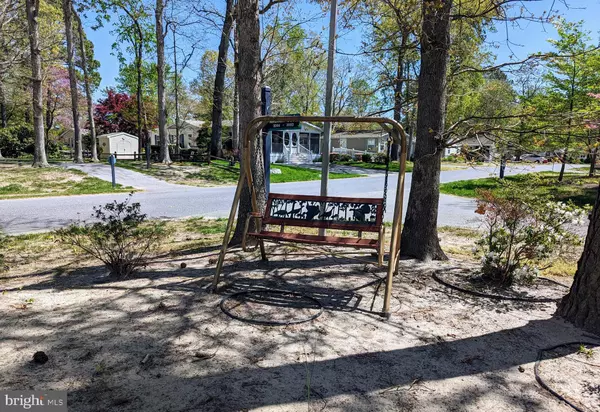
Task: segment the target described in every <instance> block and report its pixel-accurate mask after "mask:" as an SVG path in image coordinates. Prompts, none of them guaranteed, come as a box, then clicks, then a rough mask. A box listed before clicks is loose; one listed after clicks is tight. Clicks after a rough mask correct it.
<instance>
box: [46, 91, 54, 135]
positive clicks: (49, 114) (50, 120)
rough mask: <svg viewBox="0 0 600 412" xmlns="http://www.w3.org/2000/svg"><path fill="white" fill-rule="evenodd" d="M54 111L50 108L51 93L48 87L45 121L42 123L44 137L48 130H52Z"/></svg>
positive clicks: (48, 132)
mask: <svg viewBox="0 0 600 412" xmlns="http://www.w3.org/2000/svg"><path fill="white" fill-rule="evenodd" d="M53 112H54V109H53V108H52V92H51V91H50V87H47V88H46V116H45V117H46V119H45V121H44V122H45V123H44V132H45V133H46V136H48V135H49V134H50V129H52V125H53V124H54V113H53Z"/></svg>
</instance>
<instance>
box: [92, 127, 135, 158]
mask: <svg viewBox="0 0 600 412" xmlns="http://www.w3.org/2000/svg"><path fill="white" fill-rule="evenodd" d="M98 148H99V149H100V151H101V156H102V157H104V158H108V156H110V155H111V154H113V153H116V154H117V158H119V159H133V154H134V152H137V151H138V138H137V137H136V136H134V135H131V134H129V133H125V132H116V133H108V134H103V135H100V136H98Z"/></svg>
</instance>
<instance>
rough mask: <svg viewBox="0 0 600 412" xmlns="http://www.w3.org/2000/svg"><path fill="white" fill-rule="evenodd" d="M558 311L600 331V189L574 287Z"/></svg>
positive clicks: (583, 326) (580, 324) (591, 329)
mask: <svg viewBox="0 0 600 412" xmlns="http://www.w3.org/2000/svg"><path fill="white" fill-rule="evenodd" d="M557 314H559V315H560V316H563V317H564V318H565V319H566V320H568V321H569V322H572V323H574V324H575V325H576V326H579V327H581V328H583V329H585V330H588V331H590V332H592V333H596V334H600V189H599V190H598V194H597V195H596V206H595V207H594V210H593V211H592V214H591V217H590V226H589V228H588V233H587V238H586V241H585V246H584V248H583V254H582V255H581V258H580V259H579V263H578V264H577V272H576V273H575V278H574V280H573V284H572V285H571V290H570V291H569V294H568V295H567V296H565V297H564V298H563V299H562V300H561V302H560V303H559V304H558V310H557Z"/></svg>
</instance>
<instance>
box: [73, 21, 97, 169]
mask: <svg viewBox="0 0 600 412" xmlns="http://www.w3.org/2000/svg"><path fill="white" fill-rule="evenodd" d="M73 16H75V18H76V19H77V30H78V33H79V48H80V50H79V53H80V55H81V56H80V58H81V67H82V69H83V84H84V86H85V99H86V103H87V112H88V113H87V114H88V124H89V128H90V139H91V141H92V162H97V161H98V143H97V142H96V123H95V122H94V104H93V103H92V90H91V87H90V74H89V72H88V61H87V52H86V50H85V42H86V37H85V33H84V31H83V25H82V24H81V18H80V17H79V14H78V13H77V12H76V11H75V10H73Z"/></svg>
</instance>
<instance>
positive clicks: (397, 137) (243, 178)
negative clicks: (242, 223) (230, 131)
mask: <svg viewBox="0 0 600 412" xmlns="http://www.w3.org/2000/svg"><path fill="white" fill-rule="evenodd" d="M271 122H330V123H376V124H378V125H380V126H381V128H382V129H383V130H385V131H387V132H389V133H390V135H391V139H392V142H393V143H395V144H399V145H400V171H399V173H398V186H397V190H396V202H395V205H394V220H393V223H392V233H391V235H392V236H391V237H392V238H391V242H390V243H391V244H390V251H389V258H388V267H387V276H386V282H385V295H384V299H383V310H382V313H381V314H382V315H383V316H385V317H386V318H389V317H390V300H391V296H392V280H393V276H394V273H395V270H396V267H397V264H398V258H399V255H398V251H399V250H400V229H401V226H402V209H403V202H404V182H405V175H406V155H407V142H406V134H405V133H404V129H403V128H402V126H401V125H400V124H399V123H398V122H397V121H395V120H392V119H387V118H384V117H354V116H260V117H257V118H255V119H254V120H252V121H251V122H250V123H249V124H248V126H247V127H246V130H245V131H244V136H243V141H242V143H243V146H242V147H243V150H242V156H243V158H242V162H241V163H242V165H241V166H242V167H241V169H240V178H239V180H238V185H237V188H236V190H235V195H234V197H233V204H232V205H231V211H230V213H229V220H228V222H227V228H226V229H225V235H224V236H223V245H222V246H221V252H220V253H219V259H218V261H217V269H216V272H215V276H214V279H213V283H212V289H213V292H216V290H217V286H218V284H219V278H220V275H221V271H222V270H223V262H224V261H225V254H226V253H227V245H228V244H229V239H230V237H231V229H232V227H233V222H234V221H235V217H236V214H237V210H238V205H239V203H240V197H241V194H242V189H243V187H244V184H247V185H248V188H249V190H250V196H251V200H252V211H253V212H254V213H260V211H259V210H258V202H257V199H256V190H255V187H254V182H253V178H252V169H251V167H250V142H251V141H252V140H254V139H256V136H257V135H258V133H259V132H260V130H261V129H263V128H264V127H265V126H266V125H267V124H269V123H271ZM255 219H256V223H257V224H259V220H260V218H255ZM259 246H260V250H261V255H262V258H263V260H266V254H265V246H264V242H263V241H262V240H260V241H259Z"/></svg>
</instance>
